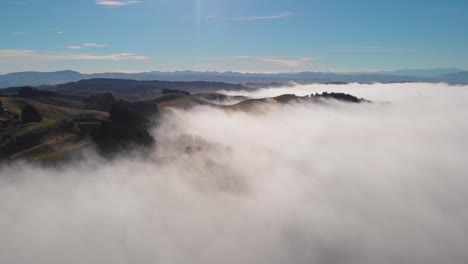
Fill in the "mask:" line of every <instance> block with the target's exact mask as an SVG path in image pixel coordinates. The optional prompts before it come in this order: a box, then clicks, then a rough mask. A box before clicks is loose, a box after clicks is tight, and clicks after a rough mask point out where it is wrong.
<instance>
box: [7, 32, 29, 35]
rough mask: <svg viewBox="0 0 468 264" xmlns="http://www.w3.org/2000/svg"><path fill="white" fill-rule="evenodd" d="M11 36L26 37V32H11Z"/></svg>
mask: <svg viewBox="0 0 468 264" xmlns="http://www.w3.org/2000/svg"><path fill="white" fill-rule="evenodd" d="M11 34H12V35H26V34H28V32H13V33H11Z"/></svg>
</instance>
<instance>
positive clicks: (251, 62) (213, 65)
mask: <svg viewBox="0 0 468 264" xmlns="http://www.w3.org/2000/svg"><path fill="white" fill-rule="evenodd" d="M319 59H320V58H318V57H289V56H224V57H215V58H214V60H209V61H206V63H204V64H202V65H199V66H200V67H201V69H200V70H218V71H230V70H233V71H240V72H245V71H248V72H289V71H308V70H313V69H315V68H317V63H316V61H317V60H319Z"/></svg>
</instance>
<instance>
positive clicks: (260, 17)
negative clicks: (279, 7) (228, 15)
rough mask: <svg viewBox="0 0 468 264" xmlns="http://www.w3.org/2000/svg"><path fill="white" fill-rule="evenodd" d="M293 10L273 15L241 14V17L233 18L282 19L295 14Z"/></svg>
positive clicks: (235, 18)
mask: <svg viewBox="0 0 468 264" xmlns="http://www.w3.org/2000/svg"><path fill="white" fill-rule="evenodd" d="M293 15H294V13H293V12H283V13H280V14H277V15H272V16H241V17H234V18H232V20H235V21H254V20H265V19H281V18H287V17H290V16H293Z"/></svg>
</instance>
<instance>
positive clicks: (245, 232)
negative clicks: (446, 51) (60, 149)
mask: <svg viewBox="0 0 468 264" xmlns="http://www.w3.org/2000/svg"><path fill="white" fill-rule="evenodd" d="M321 92H344V93H348V94H352V95H354V96H357V97H359V98H361V97H362V98H365V99H367V100H371V101H372V103H360V104H350V103H343V102H338V101H333V100H327V101H323V102H322V103H291V104H285V105H281V104H278V103H272V104H261V105H259V106H258V109H257V110H258V111H249V112H245V111H231V110H223V109H220V108H214V107H210V106H198V107H195V108H192V109H189V110H182V109H168V110H165V111H164V112H163V114H162V117H161V121H160V125H159V126H158V127H156V128H154V130H153V135H154V136H155V138H156V142H157V149H156V150H154V151H153V152H151V153H149V154H148V155H146V156H145V157H141V156H134V155H130V154H129V155H123V156H122V157H120V158H117V159H115V160H112V161H109V160H105V159H103V158H101V157H99V156H98V155H97V154H95V153H94V152H92V151H89V153H86V157H87V158H86V159H84V160H79V161H76V162H73V163H69V164H67V165H65V166H59V167H56V168H52V167H39V166H37V165H31V164H28V163H24V162H17V163H13V164H9V165H4V166H3V167H1V168H0V175H1V177H0V236H1V237H2V239H1V240H0V262H1V263H44V264H46V263H47V264H58V263H115V264H117V263H205V264H206V263H213V264H214V263H346V264H354V263H356V264H358V263H359V264H371V263H382V264H385V263H427V264H431V263H434V264H436V263H467V261H468V252H467V251H466V245H467V243H468V210H467V208H466V204H465V201H466V200H467V198H468V179H467V175H468V163H467V162H466V161H467V155H468V139H467V135H468V115H467V114H466V113H468V104H467V102H468V86H450V85H447V84H423V83H406V84H347V85H326V84H315V85H305V86H299V85H291V86H285V87H281V88H267V89H257V90H248V91H239V90H230V91H221V93H224V94H227V95H242V96H247V97H250V98H264V97H274V96H279V95H282V94H296V95H298V96H305V95H310V94H315V93H321ZM181 139H182V140H181ZM181 141H184V142H183V143H180V142H181ZM187 144H192V145H193V146H194V148H195V150H194V151H193V153H190V155H185V154H183V151H184V148H185V147H186V145H187ZM196 147H199V149H196Z"/></svg>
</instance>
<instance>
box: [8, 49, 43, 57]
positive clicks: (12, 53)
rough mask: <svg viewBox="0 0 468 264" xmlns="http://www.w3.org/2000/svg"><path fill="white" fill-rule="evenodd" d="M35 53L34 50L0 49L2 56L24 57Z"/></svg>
mask: <svg viewBox="0 0 468 264" xmlns="http://www.w3.org/2000/svg"><path fill="white" fill-rule="evenodd" d="M33 54H35V51H34V50H0V58H10V57H24V56H31V55H33Z"/></svg>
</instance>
